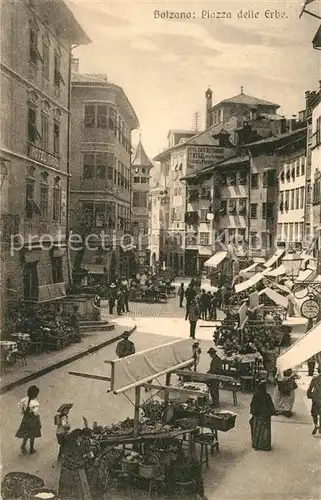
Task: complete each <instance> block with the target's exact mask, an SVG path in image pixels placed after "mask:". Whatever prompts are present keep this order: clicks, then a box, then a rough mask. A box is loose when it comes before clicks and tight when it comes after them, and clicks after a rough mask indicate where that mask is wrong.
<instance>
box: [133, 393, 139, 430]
mask: <svg viewBox="0 0 321 500" xmlns="http://www.w3.org/2000/svg"><path fill="white" fill-rule="evenodd" d="M139 412H140V385H137V386H136V387H135V412H134V437H137V436H138V431H139Z"/></svg>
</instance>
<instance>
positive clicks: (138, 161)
mask: <svg viewBox="0 0 321 500" xmlns="http://www.w3.org/2000/svg"><path fill="white" fill-rule="evenodd" d="M131 164H132V165H133V166H135V167H138V166H141V165H143V166H145V167H153V166H154V165H153V164H152V162H151V161H150V159H149V158H148V156H147V154H146V151H145V149H144V147H143V145H142V142H141V140H140V139H139V143H138V145H137V148H136V151H135V154H134V157H133V160H132V163H131Z"/></svg>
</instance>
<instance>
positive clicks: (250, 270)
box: [240, 262, 260, 276]
mask: <svg viewBox="0 0 321 500" xmlns="http://www.w3.org/2000/svg"><path fill="white" fill-rule="evenodd" d="M259 265H260V264H259V263H258V262H254V264H251V265H250V266H248V267H246V268H245V269H242V270H241V271H240V276H246V275H247V274H251V273H254V272H255V270H256V268H257V267H258V266H259Z"/></svg>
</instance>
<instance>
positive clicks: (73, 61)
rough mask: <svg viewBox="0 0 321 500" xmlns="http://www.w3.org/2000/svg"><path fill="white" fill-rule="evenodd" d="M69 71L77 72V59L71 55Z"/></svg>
mask: <svg viewBox="0 0 321 500" xmlns="http://www.w3.org/2000/svg"><path fill="white" fill-rule="evenodd" d="M71 72H72V73H79V59H78V58H75V57H73V58H72V60H71Z"/></svg>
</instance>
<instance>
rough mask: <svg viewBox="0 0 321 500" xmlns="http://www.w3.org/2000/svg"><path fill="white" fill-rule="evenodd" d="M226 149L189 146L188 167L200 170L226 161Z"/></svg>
mask: <svg viewBox="0 0 321 500" xmlns="http://www.w3.org/2000/svg"><path fill="white" fill-rule="evenodd" d="M224 152H225V150H224V148H219V147H217V146H188V148H187V166H188V167H189V168H194V169H198V168H200V167H205V166H207V165H211V164H212V163H217V162H219V161H221V160H224V158H225V155H224Z"/></svg>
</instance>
